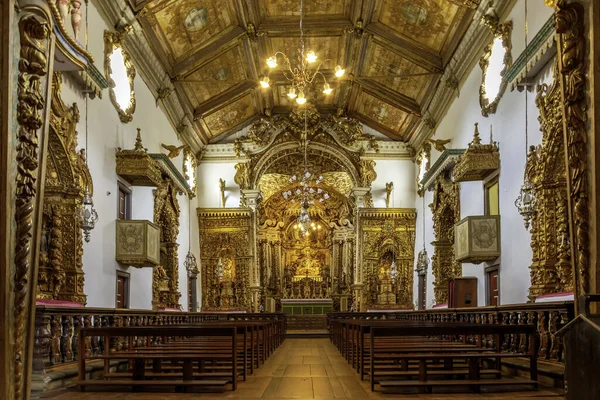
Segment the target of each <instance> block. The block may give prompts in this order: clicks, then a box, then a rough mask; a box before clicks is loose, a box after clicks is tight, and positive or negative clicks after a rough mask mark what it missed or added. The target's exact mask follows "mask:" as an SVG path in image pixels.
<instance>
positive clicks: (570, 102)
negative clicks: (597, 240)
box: [554, 0, 590, 294]
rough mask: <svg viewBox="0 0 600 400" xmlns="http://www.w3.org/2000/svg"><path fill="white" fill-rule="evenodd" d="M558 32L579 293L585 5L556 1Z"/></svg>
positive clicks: (584, 193)
mask: <svg viewBox="0 0 600 400" xmlns="http://www.w3.org/2000/svg"><path fill="white" fill-rule="evenodd" d="M554 20H555V25H556V33H557V35H558V47H559V53H558V54H559V56H560V59H559V65H560V73H561V79H560V81H561V86H562V92H563V94H564V96H563V98H564V103H563V104H562V113H563V118H564V125H563V126H564V135H565V137H566V143H567V148H566V149H565V150H566V156H567V157H566V159H567V163H568V168H569V170H568V174H567V182H568V187H569V189H570V193H569V196H570V198H571V201H570V211H569V212H570V214H571V215H570V222H571V224H570V225H571V227H572V228H571V229H572V232H573V235H572V243H573V247H572V248H573V249H574V250H575V251H574V255H575V256H574V257H575V260H574V262H575V266H574V268H575V271H576V276H577V282H576V284H577V285H578V289H579V292H580V293H581V294H583V293H587V292H588V289H589V252H590V248H589V211H588V171H587V143H586V142H587V131H586V120H587V110H586V107H587V101H586V94H585V88H586V62H585V58H586V50H585V49H586V33H585V25H584V8H583V6H582V5H581V4H579V3H569V4H567V3H566V2H565V1H562V0H561V1H559V2H558V4H557V9H556V12H555V14H554Z"/></svg>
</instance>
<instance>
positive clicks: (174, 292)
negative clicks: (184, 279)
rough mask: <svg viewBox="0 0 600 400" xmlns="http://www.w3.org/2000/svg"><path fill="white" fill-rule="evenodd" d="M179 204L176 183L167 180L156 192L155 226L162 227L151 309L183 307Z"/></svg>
mask: <svg viewBox="0 0 600 400" xmlns="http://www.w3.org/2000/svg"><path fill="white" fill-rule="evenodd" d="M179 213H180V211H179V202H178V201H177V189H176V188H175V186H174V184H173V183H172V182H171V181H170V180H168V179H165V180H164V181H163V182H162V183H161V184H160V185H159V186H158V187H157V188H156V189H155V190H154V223H155V224H156V225H158V226H159V227H160V251H159V254H160V260H159V261H160V264H159V266H160V267H161V268H158V267H156V268H154V272H153V276H152V307H153V308H154V309H157V308H180V305H179V298H180V297H181V293H180V292H179V256H178V253H177V249H178V248H179V244H178V243H177V235H178V234H179ZM163 272H164V273H163ZM165 286H166V290H164V289H165Z"/></svg>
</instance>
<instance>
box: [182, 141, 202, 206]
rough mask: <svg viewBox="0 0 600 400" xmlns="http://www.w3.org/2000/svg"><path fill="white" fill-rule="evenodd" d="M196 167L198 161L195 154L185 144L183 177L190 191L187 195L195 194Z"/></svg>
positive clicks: (192, 195)
mask: <svg viewBox="0 0 600 400" xmlns="http://www.w3.org/2000/svg"><path fill="white" fill-rule="evenodd" d="M197 167H198V161H197V159H196V156H195V155H194V154H193V153H192V152H191V151H190V149H189V148H188V147H187V146H186V147H185V148H184V150H183V177H184V178H185V181H186V182H187V184H188V186H189V188H190V192H189V195H190V196H191V197H194V196H195V194H196V185H197V181H196V168H197Z"/></svg>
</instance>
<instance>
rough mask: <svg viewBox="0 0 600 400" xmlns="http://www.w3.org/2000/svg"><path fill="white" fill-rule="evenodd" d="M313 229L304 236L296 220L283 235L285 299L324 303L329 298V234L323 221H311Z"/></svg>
mask: <svg viewBox="0 0 600 400" xmlns="http://www.w3.org/2000/svg"><path fill="white" fill-rule="evenodd" d="M313 223H314V224H315V229H314V230H311V233H310V235H308V236H303V235H302V234H301V233H300V231H299V229H297V227H296V226H295V225H296V221H295V219H290V220H288V221H286V226H285V228H283V231H282V233H281V234H282V240H281V249H282V250H281V251H282V256H283V258H282V259H283V262H282V263H283V265H282V267H283V274H282V275H283V276H282V279H281V283H282V288H281V296H282V298H284V299H327V298H331V295H332V279H331V265H332V261H333V260H332V255H331V248H332V231H331V229H330V228H329V227H328V225H327V224H325V223H324V222H323V221H321V220H319V219H315V220H313Z"/></svg>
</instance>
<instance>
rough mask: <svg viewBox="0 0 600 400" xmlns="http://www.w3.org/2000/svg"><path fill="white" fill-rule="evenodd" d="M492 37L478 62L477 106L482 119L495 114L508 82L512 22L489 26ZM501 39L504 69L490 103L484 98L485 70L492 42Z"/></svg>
mask: <svg viewBox="0 0 600 400" xmlns="http://www.w3.org/2000/svg"><path fill="white" fill-rule="evenodd" d="M491 29H492V33H493V35H494V36H493V37H492V40H491V41H490V43H489V44H488V45H487V46H485V48H484V50H483V56H482V57H481V59H480V60H479V66H480V67H481V72H482V74H481V85H479V105H480V106H481V114H482V115H483V116H484V117H487V116H489V115H490V114H495V113H496V109H497V108H498V103H500V99H502V96H503V95H504V92H505V91H506V87H507V86H508V82H507V81H506V73H507V72H508V70H509V69H510V67H511V65H512V61H513V60H512V43H511V40H510V34H511V31H512V21H508V22H505V23H504V24H497V25H493V26H491ZM498 38H499V39H502V47H503V48H504V51H505V52H504V59H503V64H504V68H502V71H501V72H500V76H501V82H500V89H499V90H498V94H497V95H496V98H495V99H493V100H492V101H490V99H488V98H487V97H486V92H485V78H486V75H487V70H488V67H489V63H490V57H491V56H492V48H493V47H494V41H495V40H496V39H498Z"/></svg>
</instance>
